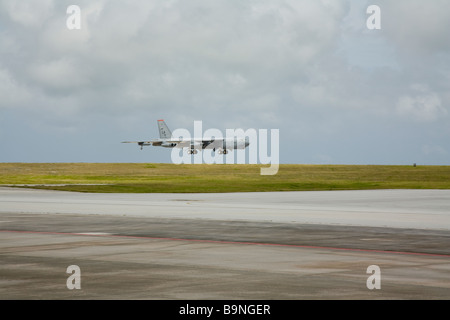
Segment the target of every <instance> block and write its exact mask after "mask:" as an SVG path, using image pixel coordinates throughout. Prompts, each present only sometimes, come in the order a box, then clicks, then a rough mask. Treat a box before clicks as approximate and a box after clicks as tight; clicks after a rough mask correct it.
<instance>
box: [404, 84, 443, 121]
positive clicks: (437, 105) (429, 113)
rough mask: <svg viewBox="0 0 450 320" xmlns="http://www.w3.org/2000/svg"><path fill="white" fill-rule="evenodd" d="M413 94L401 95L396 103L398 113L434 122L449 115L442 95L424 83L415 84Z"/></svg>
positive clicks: (409, 117)
mask: <svg viewBox="0 0 450 320" xmlns="http://www.w3.org/2000/svg"><path fill="white" fill-rule="evenodd" d="M413 91H415V92H417V93H415V94H412V95H404V96H401V97H400V98H399V100H398V102H397V105H396V111H397V113H398V114H399V115H400V116H402V117H405V118H407V119H413V120H415V121H418V122H434V121H436V120H439V119H440V118H442V117H445V116H447V114H448V112H447V110H446V109H445V108H444V106H443V105H442V102H441V99H440V97H439V96H438V95H437V94H436V93H435V92H430V91H429V90H428V88H427V87H425V86H424V85H414V86H413Z"/></svg>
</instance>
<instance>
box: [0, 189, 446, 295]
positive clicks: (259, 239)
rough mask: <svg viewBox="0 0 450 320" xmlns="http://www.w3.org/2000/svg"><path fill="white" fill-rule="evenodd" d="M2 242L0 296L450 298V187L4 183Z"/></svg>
mask: <svg viewBox="0 0 450 320" xmlns="http://www.w3.org/2000/svg"><path fill="white" fill-rule="evenodd" d="M0 239H1V241H0V256H1V262H0V299H268V300H271V299H288V300H291V299H295V300H297V299H449V298H450V281H449V279H450V248H449V244H450V190H373V191H335V192H284V193H283V192H273V193H272V192H269V193H230V194H84V193H70V192H57V191H44V190H31V189H18V188H0ZM70 265H77V266H79V268H80V270H81V278H80V279H81V289H79V290H77V289H74V290H70V289H68V288H67V286H66V280H67V279H68V277H69V276H70V275H69V274H68V273H66V269H67V267H68V266H70ZM371 265H377V266H379V268H380V270H381V273H380V283H381V288H380V289H369V288H368V285H367V280H368V278H369V277H370V276H371V274H370V273H368V272H367V268H368V267H369V266H371Z"/></svg>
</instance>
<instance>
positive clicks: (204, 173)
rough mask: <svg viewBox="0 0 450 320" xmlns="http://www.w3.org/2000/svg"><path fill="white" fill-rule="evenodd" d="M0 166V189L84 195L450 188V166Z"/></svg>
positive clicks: (92, 164) (157, 164)
mask: <svg viewBox="0 0 450 320" xmlns="http://www.w3.org/2000/svg"><path fill="white" fill-rule="evenodd" d="M262 166H263V165H247V164H244V165H240V164H236V165H234V164H233V165H231V164H220V165H219V164H214V165H209V164H189V165H175V164H164V163H151V164H145V163H0V185H32V187H33V188H39V189H52V190H66V191H79V192H126V193H129V192H131V193H149V192H187V193H190V192H255V191H299V190H302V191H307V190H364V189H450V166H417V167H414V166H412V165H411V166H386V165H297V164H285V165H283V164H282V165H280V168H279V171H278V174H276V175H272V176H262V175H260V168H261V167H262Z"/></svg>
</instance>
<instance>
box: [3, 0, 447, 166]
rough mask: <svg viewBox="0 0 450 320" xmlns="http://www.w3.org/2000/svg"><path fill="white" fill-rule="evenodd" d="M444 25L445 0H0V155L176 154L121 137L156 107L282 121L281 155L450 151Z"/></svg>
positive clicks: (306, 159)
mask: <svg viewBox="0 0 450 320" xmlns="http://www.w3.org/2000/svg"><path fill="white" fill-rule="evenodd" d="M72 4H75V5H78V6H79V7H80V9H81V29H80V30H69V29H68V28H67V25H66V21H67V19H68V18H69V16H70V14H67V13H66V10H67V8H68V6H69V5H72ZM372 4H374V5H378V6H379V7H380V9H381V29H380V30H376V29H375V30H370V29H368V28H367V26H366V20H367V19H368V18H369V16H370V14H367V13H366V9H367V7H368V6H369V5H372ZM448 30H450V1H446V0H431V1H423V0H395V1H388V0H378V1H371V0H370V1H363V0H321V1H318V0H286V1H276V0H251V1H249V0H178V1H177V0H150V1H149V0H142V1H140V0H132V1H119V0H117V1H116V0H102V1H93V0H85V1H84V0H70V1H62V0H54V1H53V0H39V1H36V0H30V1H29V0H20V1H16V0H0V161H1V162H170V161H171V158H170V149H163V148H158V147H147V148H144V150H142V151H140V150H139V148H138V147H137V146H136V145H131V144H121V143H120V142H121V141H124V140H147V139H150V138H154V137H158V131H157V127H156V121H157V120H158V119H165V120H166V123H167V124H168V126H169V127H170V128H171V129H172V130H174V129H176V128H186V129H189V130H192V132H193V123H194V121H195V120H202V121H203V129H204V130H206V129H208V128H217V129H220V130H222V131H223V132H224V133H225V130H226V129H227V128H242V129H244V130H245V129H248V128H254V129H279V130H280V131H279V133H280V162H281V163H313V164H322V163H326V164H413V163H418V164H430V165H438V164H445V165H448V164H450V114H449V113H450V38H449V35H448Z"/></svg>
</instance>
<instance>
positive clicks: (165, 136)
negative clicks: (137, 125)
mask: <svg viewBox="0 0 450 320" xmlns="http://www.w3.org/2000/svg"><path fill="white" fill-rule="evenodd" d="M158 129H159V139H152V140H149V141H123V142H122V143H137V144H138V145H139V146H140V147H141V150H142V149H143V147H144V146H155V147H164V148H187V153H188V154H197V152H198V150H202V149H206V148H208V149H212V150H213V151H214V152H216V149H217V153H218V154H227V153H228V152H229V150H232V149H245V148H246V147H248V145H249V144H250V142H249V138H248V137H245V138H238V137H233V138H218V139H216V138H206V139H205V138H189V139H175V138H173V137H172V132H171V131H170V130H169V127H167V125H166V123H165V122H164V120H158Z"/></svg>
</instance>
